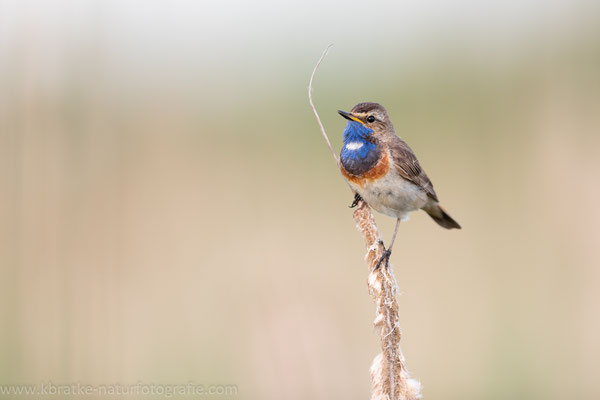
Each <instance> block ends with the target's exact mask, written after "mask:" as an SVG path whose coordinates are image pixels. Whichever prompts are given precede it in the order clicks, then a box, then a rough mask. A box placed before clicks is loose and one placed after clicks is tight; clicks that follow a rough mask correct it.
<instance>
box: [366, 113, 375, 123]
mask: <svg viewBox="0 0 600 400" xmlns="http://www.w3.org/2000/svg"><path fill="white" fill-rule="evenodd" d="M367 122H375V117H374V116H372V115H369V116H368V117H367Z"/></svg>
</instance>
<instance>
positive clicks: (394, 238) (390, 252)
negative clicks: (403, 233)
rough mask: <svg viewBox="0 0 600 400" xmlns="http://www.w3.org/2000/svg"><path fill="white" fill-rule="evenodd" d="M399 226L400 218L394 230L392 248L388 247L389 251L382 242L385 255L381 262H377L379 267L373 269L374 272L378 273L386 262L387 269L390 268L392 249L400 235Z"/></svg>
mask: <svg viewBox="0 0 600 400" xmlns="http://www.w3.org/2000/svg"><path fill="white" fill-rule="evenodd" d="M398 226H400V218H398V219H397V220H396V227H395V228H394V234H393V235H392V240H391V242H390V247H388V248H387V249H386V248H385V246H384V244H383V242H382V241H380V243H381V246H382V247H383V249H384V251H383V255H382V256H381V258H380V259H379V261H378V262H377V265H376V266H375V268H373V271H377V270H378V269H379V267H380V266H381V263H382V262H383V261H384V260H385V267H386V268H387V267H388V264H389V262H390V256H391V255H392V247H393V246H394V241H395V240H396V234H397V233H398Z"/></svg>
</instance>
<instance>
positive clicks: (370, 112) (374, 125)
mask: <svg viewBox="0 0 600 400" xmlns="http://www.w3.org/2000/svg"><path fill="white" fill-rule="evenodd" d="M338 113H339V114H340V115H341V116H342V117H344V118H346V119H347V120H349V121H354V122H358V123H360V124H362V125H364V126H365V127H366V128H369V129H371V130H372V131H373V133H374V134H375V135H376V136H378V135H379V134H386V133H394V126H393V125H392V121H391V120H390V117H389V116H388V113H387V110H386V109H385V107H383V106H382V105H381V104H378V103H358V104H357V105H355V106H354V107H352V110H350V112H345V111H341V110H338Z"/></svg>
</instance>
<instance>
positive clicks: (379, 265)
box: [373, 240, 392, 271]
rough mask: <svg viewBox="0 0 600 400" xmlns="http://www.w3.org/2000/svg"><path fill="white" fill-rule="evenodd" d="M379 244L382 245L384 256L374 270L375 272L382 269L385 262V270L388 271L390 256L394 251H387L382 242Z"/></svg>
mask: <svg viewBox="0 0 600 400" xmlns="http://www.w3.org/2000/svg"><path fill="white" fill-rule="evenodd" d="M379 243H380V244H381V247H383V255H382V256H381V258H380V259H379V261H378V262H377V265H375V268H373V271H377V270H378V269H379V267H381V264H382V263H383V262H384V261H385V268H386V269H387V268H388V266H389V263H390V256H391V255H392V251H391V250H387V249H386V248H385V246H384V245H383V242H382V241H381V240H380V241H379Z"/></svg>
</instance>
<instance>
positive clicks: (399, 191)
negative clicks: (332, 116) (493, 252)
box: [338, 102, 461, 269]
mask: <svg viewBox="0 0 600 400" xmlns="http://www.w3.org/2000/svg"><path fill="white" fill-rule="evenodd" d="M338 113H339V114H340V115H341V116H342V117H344V118H345V119H347V120H348V122H347V123H346V127H345V128H344V134H343V147H342V150H341V152H340V163H339V166H340V170H341V173H342V175H343V177H344V178H345V179H346V181H347V182H348V184H349V185H350V188H351V189H352V190H353V191H354V193H355V198H354V202H353V203H352V205H351V206H350V207H354V206H356V205H358V202H359V201H360V200H361V199H362V200H364V201H365V202H366V203H367V204H368V205H369V206H370V207H371V208H373V209H374V210H376V211H378V212H380V213H382V214H384V215H387V216H390V217H394V218H396V225H395V228H394V233H393V235H392V239H391V241H390V244H389V246H388V248H387V249H385V246H384V253H383V256H382V257H381V259H380V260H379V262H378V263H377V265H376V267H375V269H377V268H379V266H380V265H381V263H382V262H383V261H384V260H385V265H386V267H387V266H388V262H389V258H390V255H391V253H392V247H393V245H394V241H395V239H396V234H397V233H398V226H399V225H400V222H401V221H405V220H407V219H408V213H410V212H412V211H416V210H419V209H421V210H424V211H425V212H426V213H427V214H429V216H430V217H431V218H433V220H434V221H435V222H437V223H438V225H440V226H442V227H444V228H446V229H461V226H460V225H459V224H458V222H456V221H455V220H454V219H453V218H452V217H451V216H450V215H448V213H447V212H446V210H445V209H444V208H443V207H442V206H441V205H440V203H439V199H438V196H437V194H436V193H435V190H434V189H433V184H432V183H431V181H430V180H429V178H428V177H427V174H426V173H425V171H424V170H423V168H421V165H420V164H419V161H418V160H417V157H416V156H415V153H414V152H413V151H412V149H411V148H410V147H409V146H408V144H406V142H405V141H404V140H402V139H401V138H400V137H399V136H397V135H396V132H395V130H394V125H393V124H392V121H391V120H390V117H389V115H388V112H387V110H386V109H385V107H383V106H382V105H381V104H378V103H372V102H362V103H358V104H357V105H355V106H354V107H353V108H352V109H351V110H350V112H345V111H341V110H338ZM382 244H383V243H382Z"/></svg>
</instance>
